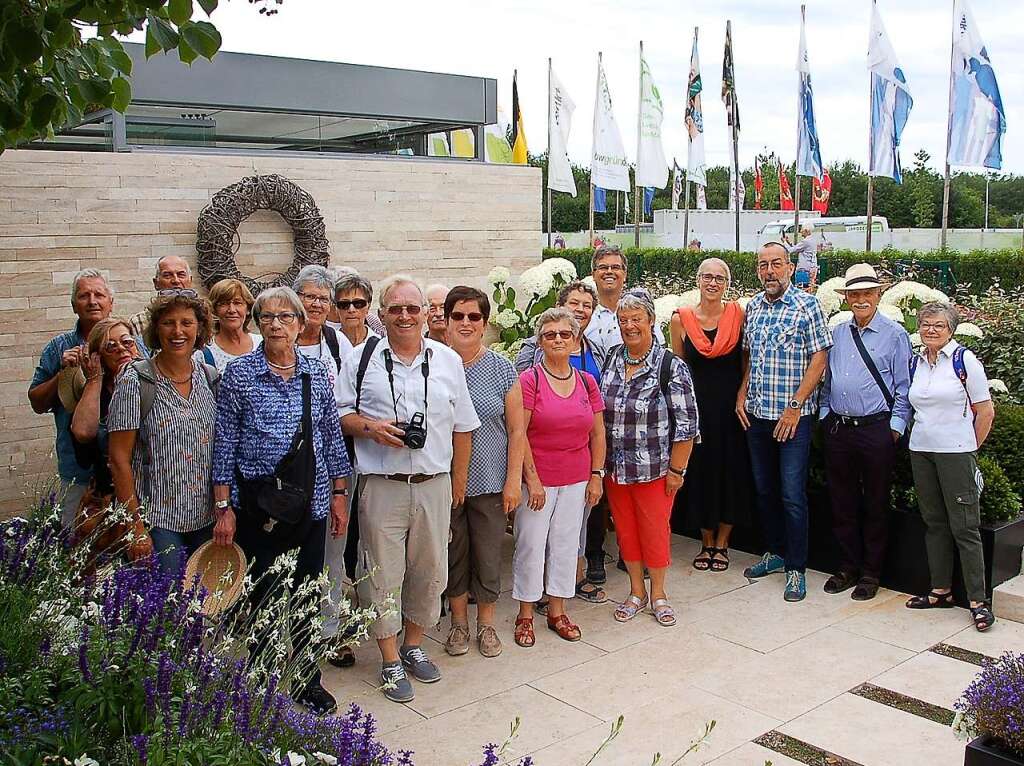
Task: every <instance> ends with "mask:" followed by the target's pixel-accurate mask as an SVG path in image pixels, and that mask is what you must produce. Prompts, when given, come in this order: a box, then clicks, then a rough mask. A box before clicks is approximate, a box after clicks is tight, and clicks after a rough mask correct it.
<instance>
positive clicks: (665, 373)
mask: <svg viewBox="0 0 1024 766" xmlns="http://www.w3.org/2000/svg"><path fill="white" fill-rule="evenodd" d="M674 358H675V354H673V353H672V352H671V351H669V350H668V349H665V352H664V353H663V354H662V356H661V368H660V369H659V370H658V385H659V386H660V387H661V395H662V396H663V397H665V408H666V409H667V410H668V441H669V448H670V449H671V447H672V440H673V439H674V438H675V436H676V412H675V410H674V409H673V408H672V395H671V393H670V391H669V383H670V382H671V380H672V359H674Z"/></svg>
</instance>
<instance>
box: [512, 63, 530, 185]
mask: <svg viewBox="0 0 1024 766" xmlns="http://www.w3.org/2000/svg"><path fill="white" fill-rule="evenodd" d="M517 74H518V73H517V72H513V73H512V163H513V164H514V165H525V164H526V161H527V158H526V131H525V130H524V129H523V113H522V112H521V111H520V110H519V86H518V85H517V83H516V75H517Z"/></svg>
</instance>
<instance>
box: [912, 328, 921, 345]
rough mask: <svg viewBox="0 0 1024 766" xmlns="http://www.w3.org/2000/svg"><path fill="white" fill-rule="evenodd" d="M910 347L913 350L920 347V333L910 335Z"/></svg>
mask: <svg viewBox="0 0 1024 766" xmlns="http://www.w3.org/2000/svg"><path fill="white" fill-rule="evenodd" d="M910 345H911V346H913V347H914V348H920V347H921V333H919V332H913V333H911V334H910Z"/></svg>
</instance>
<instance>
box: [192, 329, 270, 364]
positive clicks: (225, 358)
mask: <svg viewBox="0 0 1024 766" xmlns="http://www.w3.org/2000/svg"><path fill="white" fill-rule="evenodd" d="M249 337H250V338H251V339H252V350H253V351H255V350H256V349H258V348H259V347H260V343H262V342H263V337H262V336H260V335H257V334H256V333H254V332H251V333H249ZM206 347H207V348H208V349H210V354H211V355H212V356H213V363H214V365H216V367H217V369H218V370H220V371H221V372H224V369H225V368H226V367H227V366H228V362H232V361H234V360H235V359H238V357H240V356H245V354H229V353H228V352H227V351H225V350H224V349H222V348H221V347H220V346H218V345H217V339H216V338H211V339H210V342H209V343H207V344H206Z"/></svg>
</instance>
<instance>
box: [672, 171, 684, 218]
mask: <svg viewBox="0 0 1024 766" xmlns="http://www.w3.org/2000/svg"><path fill="white" fill-rule="evenodd" d="M682 196H683V171H682V169H681V168H680V167H679V165H677V164H676V163H675V162H673V163H672V209H673V210H678V209H679V198H680V197H682Z"/></svg>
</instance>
